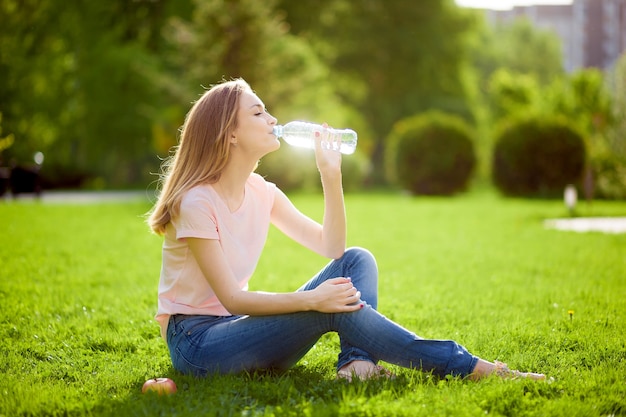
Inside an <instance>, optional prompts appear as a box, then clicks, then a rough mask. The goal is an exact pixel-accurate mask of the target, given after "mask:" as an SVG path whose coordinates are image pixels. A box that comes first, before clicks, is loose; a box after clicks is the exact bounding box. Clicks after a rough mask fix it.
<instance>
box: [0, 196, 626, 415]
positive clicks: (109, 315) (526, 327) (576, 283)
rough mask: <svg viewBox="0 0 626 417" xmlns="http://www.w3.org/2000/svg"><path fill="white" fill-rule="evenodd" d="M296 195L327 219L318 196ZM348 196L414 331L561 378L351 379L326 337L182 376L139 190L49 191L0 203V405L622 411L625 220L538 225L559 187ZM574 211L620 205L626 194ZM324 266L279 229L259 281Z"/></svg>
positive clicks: (353, 216)
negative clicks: (338, 371) (169, 343)
mask: <svg viewBox="0 0 626 417" xmlns="http://www.w3.org/2000/svg"><path fill="white" fill-rule="evenodd" d="M294 203H295V204H296V205H297V206H298V207H299V208H300V209H301V210H303V212H305V213H308V214H310V215H312V216H314V217H317V216H321V210H322V202H321V199H320V196H319V195H299V196H297V197H296V198H294ZM346 203H347V211H348V218H349V228H350V234H349V241H350V244H351V245H360V246H364V247H367V248H369V249H371V250H372V251H373V253H374V254H375V255H376V257H377V259H378V266H379V269H380V273H381V275H380V299H379V308H380V310H381V312H383V313H384V314H385V315H387V316H388V317H390V318H392V319H394V320H396V321H397V322H399V323H401V324H403V325H405V326H406V327H407V328H409V329H413V330H415V331H416V332H417V333H418V334H419V335H421V336H423V337H429V338H448V339H455V340H457V341H459V342H460V343H462V344H464V345H465V346H466V347H467V348H468V349H469V350H470V351H471V352H473V353H475V354H477V355H479V356H481V357H484V358H486V359H499V360H503V361H506V362H508V363H509V365H511V366H512V367H515V368H518V369H524V370H528V369H532V370H537V371H541V372H545V373H547V374H548V375H549V376H552V377H554V378H555V380H554V382H552V383H533V382H530V381H523V380H515V381H500V380H498V379H488V380H484V381H481V382H478V383H476V382H471V381H464V380H459V379H450V380H437V379H436V378H433V377H432V376H430V375H428V374H422V373H420V372H411V371H408V370H402V369H399V368H397V367H392V368H393V370H394V371H396V372H397V374H398V378H396V379H395V380H393V381H378V382H377V381H372V382H367V383H352V384H348V383H345V382H340V381H335V379H334V372H335V370H334V365H333V364H334V363H335V362H336V355H337V352H338V345H339V342H338V339H337V337H336V336H335V335H332V334H331V335H327V336H325V337H323V338H322V339H321V340H320V342H319V343H317V345H316V346H315V348H314V349H313V350H312V351H311V352H310V353H309V354H307V356H306V357H305V358H304V359H303V360H302V361H301V362H300V363H299V364H298V365H297V366H296V367H295V368H294V369H293V370H291V371H289V372H287V373H286V374H283V375H273V374H261V373H259V374H252V375H245V374H244V375H234V376H215V377H209V378H206V379H197V378H194V377H187V376H183V375H180V374H178V373H177V372H175V371H174V370H173V369H172V368H171V365H170V361H169V355H168V352H167V348H166V347H165V343H164V342H163V341H162V340H161V339H160V337H159V330H158V326H157V324H156V322H155V321H154V319H153V316H154V312H155V309H156V283H157V281H158V276H159V265H160V255H161V240H160V239H159V238H157V237H155V236H153V235H151V234H150V233H149V232H148V230H147V227H146V226H145V224H144V223H143V222H142V219H141V214H142V213H144V212H146V211H147V210H148V205H147V204H146V203H144V202H137V203H134V202H133V203H106V204H84V203H80V204H73V203H69V204H68V203H67V202H66V203H63V204H58V203H54V204H53V203H48V202H46V196H45V194H44V199H43V201H42V202H41V203H39V204H33V203H31V202H30V201H27V200H25V201H22V200H18V201H16V202H12V201H6V202H4V203H3V204H0V218H2V219H3V220H4V222H5V224H4V227H5V232H6V233H1V234H0V264H1V265H2V272H1V273H2V279H0V305H2V308H1V309H0V351H1V352H2V354H3V360H2V362H1V364H0V392H1V393H2V395H1V396H0V414H1V415H6V416H28V415H31V416H32V415H47V416H60V415H71V416H89V415H91V416H93V415H97V416H130V415H132V416H158V415H177V416H197V415H206V416H225V415H276V416H288V415H314V416H318V415H319V416H325V415H327V416H330V415H339V416H347V415H396V416H449V415H455V416H479V415H482V416H484V415H485V414H489V415H525V416H545V415H548V416H568V417H569V416H574V417H576V416H581V417H582V416H588V415H621V414H623V413H624V410H626V401H625V398H626V386H625V385H624V384H623V375H624V374H625V373H626V350H625V348H624V341H623V334H624V333H626V324H625V322H624V320H623V319H622V318H623V317H624V314H626V301H625V300H624V297H623V294H624V292H625V291H626V282H625V281H624V279H623V277H624V275H625V273H626V270H625V264H624V256H623V248H624V245H625V244H626V241H625V239H626V235H624V234H622V235H605V234H599V233H585V234H579V233H568V232H560V231H554V230H545V229H544V228H543V227H542V224H541V219H543V218H546V217H559V216H563V215H566V210H565V208H564V207H563V205H562V203H561V202H559V201H540V200H531V201H524V200H516V199H506V200H504V199H501V198H499V197H497V196H495V195H493V194H491V193H482V192H481V193H472V194H466V195H464V196H462V197H456V198H454V199H440V198H426V197H422V198H417V199H415V198H406V197H404V196H401V195H390V194H386V195H380V194H371V193H370V194H367V195H365V194H351V195H347V196H346ZM580 210H581V211H580V214H581V215H596V216H615V215H621V214H623V213H624V212H625V211H626V205H625V204H624V202H605V201H599V202H595V203H594V204H593V206H581V208H580ZM372 219H383V220H382V221H372ZM61 229H62V233H60V231H61ZM390 236H392V237H393V238H391V239H390V238H389V237H390ZM42 242H54V244H42ZM324 263H325V260H324V259H320V258H319V257H317V256H315V255H312V254H311V253H310V252H308V251H306V250H304V249H303V248H301V247H300V246H298V245H295V244H293V242H291V241H290V240H289V239H288V238H286V237H284V236H283V235H282V234H280V233H279V232H277V231H276V230H273V229H272V232H271V234H270V236H269V239H268V242H267V252H266V254H265V255H264V256H263V257H262V258H261V260H260V262H259V266H258V270H257V273H256V274H255V277H254V279H253V280H252V282H251V286H252V287H253V288H252V289H255V290H256V289H259V290H267V291H292V290H295V289H296V288H298V287H299V285H300V284H301V283H302V282H303V281H305V280H306V279H308V278H309V277H311V276H312V274H313V273H314V272H315V271H317V270H318V269H319V268H321V267H322V266H323V265H324ZM529 289H532V290H529ZM476 294H480V296H479V297H477V296H476ZM451 300H453V301H451ZM568 310H573V311H574V314H573V315H572V316H571V317H570V315H569V314H568ZM156 376H167V377H170V378H172V379H174V381H175V382H176V384H177V385H178V392H177V393H176V394H175V395H174V396H173V397H158V396H154V395H142V394H141V385H142V384H143V382H144V381H145V380H146V379H148V378H152V377H156Z"/></svg>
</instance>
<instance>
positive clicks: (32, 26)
mask: <svg viewBox="0 0 626 417" xmlns="http://www.w3.org/2000/svg"><path fill="white" fill-rule="evenodd" d="M162 6H163V4H162V3H159V2H146V1H137V2H127V1H124V0H115V1H109V2H90V1H86V0H78V1H75V2H72V3H71V4H69V3H64V2H54V1H51V0H47V1H35V0H25V1H14V0H7V1H6V2H2V4H1V5H0V20H2V22H3V25H2V26H1V29H0V41H1V42H2V48H1V49H2V52H1V53H0V68H2V70H3V73H5V74H6V77H2V78H3V79H2V80H0V93H1V94H2V98H3V101H2V103H1V107H0V111H2V112H3V113H4V114H5V116H6V128H7V131H9V132H10V133H13V134H14V135H15V145H14V146H13V147H12V149H11V157H12V158H15V159H17V160H18V161H21V162H23V161H24V160H26V159H30V155H32V154H33V153H34V152H35V151H43V152H44V153H45V154H46V166H44V170H46V169H49V168H51V167H57V168H58V170H57V171H59V170H60V171H67V170H71V171H78V172H80V173H82V174H84V175H93V176H99V177H101V178H103V180H102V181H110V182H113V183H116V184H122V183H125V182H128V181H133V180H137V179H138V178H139V176H140V175H141V173H140V172H139V171H141V168H140V166H139V164H137V163H136V162H137V161H141V159H142V156H143V155H145V154H146V152H148V151H149V149H148V147H149V146H148V145H149V141H148V137H149V135H150V122H149V120H150V118H151V115H152V114H151V113H152V112H153V109H154V106H156V104H157V102H158V100H156V98H157V96H156V94H155V93H156V89H155V86H154V85H153V84H152V82H151V80H150V77H148V73H149V72H150V71H152V70H151V68H153V67H155V66H156V63H155V61H154V60H153V59H152V57H151V55H150V53H149V51H150V48H153V49H154V48H157V47H158V43H159V40H158V39H159V35H158V28H159V26H160V19H161V18H162V15H163V9H162ZM4 23H6V24H4ZM55 175H58V172H56V174H55Z"/></svg>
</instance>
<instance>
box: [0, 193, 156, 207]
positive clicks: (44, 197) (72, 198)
mask: <svg viewBox="0 0 626 417" xmlns="http://www.w3.org/2000/svg"><path fill="white" fill-rule="evenodd" d="M4 200H5V201H11V200H13V197H12V196H11V195H10V194H8V195H5V196H4ZM17 200H19V201H41V202H43V203H62V204H65V203H71V204H94V203H106V202H123V201H145V202H151V201H155V200H156V197H155V195H154V191H147V190H146V191H135V190H133V191H44V192H43V193H41V197H39V198H37V197H35V195H34V194H20V195H18V197H17ZM0 201H2V198H1V197H0Z"/></svg>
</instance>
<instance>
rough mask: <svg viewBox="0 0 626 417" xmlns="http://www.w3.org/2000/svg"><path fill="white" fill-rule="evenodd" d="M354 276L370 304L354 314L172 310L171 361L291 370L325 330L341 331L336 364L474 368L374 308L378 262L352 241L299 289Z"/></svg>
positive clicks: (217, 369) (442, 370)
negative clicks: (237, 313) (226, 313)
mask: <svg viewBox="0 0 626 417" xmlns="http://www.w3.org/2000/svg"><path fill="white" fill-rule="evenodd" d="M335 277H350V278H351V279H352V282H353V284H354V286H355V287H356V288H357V289H358V290H359V291H361V300H362V301H363V302H365V307H364V308H362V309H360V310H358V311H355V312H350V313H320V312H315V311H309V312H299V313H290V314H281V315H272V316H226V317H216V316H185V315H173V316H171V317H170V321H169V323H168V328H167V345H168V348H169V351H170V356H171V359H172V364H173V365H174V368H175V369H177V370H178V371H180V372H182V373H185V374H192V375H196V376H203V375H206V374H207V373H237V372H241V371H255V370H261V369H274V370H286V369H289V368H290V367H292V366H293V365H295V364H296V362H298V360H300V359H301V358H302V357H303V356H304V355H305V354H306V353H307V352H308V351H309V350H310V349H311V348H312V347H313V345H314V344H315V342H316V341H317V340H318V339H319V338H320V337H321V336H322V335H323V334H325V333H328V332H337V333H338V334H339V339H340V353H339V357H338V362H337V369H340V368H341V367H343V366H344V365H346V364H348V363H349V362H351V361H353V360H368V361H371V362H373V363H377V362H378V361H379V360H383V361H385V362H388V363H392V364H396V365H400V366H403V367H407V368H417V369H422V370H424V371H432V372H433V373H434V374H436V375H440V376H443V375H459V376H466V375H468V374H470V373H471V372H472V371H473V369H474V366H475V365H476V362H477V360H478V358H477V357H475V356H473V355H471V354H470V353H469V352H468V351H467V350H466V349H465V348H464V347H463V346H460V345H459V344H457V343H456V342H454V341H451V340H427V339H422V338H421V337H419V336H417V335H415V334H414V333H413V332H411V331H409V330H407V329H405V328H403V327H401V326H399V325H398V324H396V323H394V322H393V321H391V320H389V319H387V318H386V317H385V316H383V315H382V314H380V313H379V312H378V311H376V308H377V306H378V268H377V265H376V260H375V259H374V257H373V256H372V254H371V253H370V252H368V251H367V250H365V249H362V248H350V249H348V250H347V251H346V252H345V254H344V255H343V256H342V257H341V258H340V259H337V260H333V261H331V262H330V263H329V264H328V265H326V267H324V268H323V269H322V270H321V271H320V272H319V273H318V274H317V275H316V276H314V277H313V278H312V279H311V280H310V281H309V282H307V283H306V284H305V285H304V286H302V287H301V288H300V289H299V290H298V291H307V290H311V289H313V288H315V287H317V286H318V285H319V284H321V283H322V282H324V281H325V280H327V279H330V278H335Z"/></svg>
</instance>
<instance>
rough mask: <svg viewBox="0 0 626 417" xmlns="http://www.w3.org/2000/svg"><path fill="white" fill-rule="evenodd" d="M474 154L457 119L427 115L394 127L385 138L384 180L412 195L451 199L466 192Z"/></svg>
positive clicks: (436, 113)
mask: <svg viewBox="0 0 626 417" xmlns="http://www.w3.org/2000/svg"><path fill="white" fill-rule="evenodd" d="M475 166H476V153H475V150H474V144H473V142H472V134H471V133H470V128H469V127H468V125H467V124H466V122H464V121H463V119H461V118H460V117H458V116H453V115H450V114H446V113H442V112H439V111H431V112H427V113H422V114H418V115H415V116H412V117H409V118H406V119H403V120H401V121H399V122H398V123H396V124H395V125H394V127H393V129H392V131H391V133H390V134H389V137H388V138H387V149H386V153H385V167H386V171H387V176H388V179H389V180H390V181H391V182H392V183H394V184H397V185H399V186H401V187H402V188H404V189H406V190H408V191H410V192H412V193H413V194H423V195H452V194H454V193H457V192H460V191H463V190H465V189H466V188H467V186H468V184H469V181H470V179H471V176H472V173H473V171H474V167H475Z"/></svg>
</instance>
